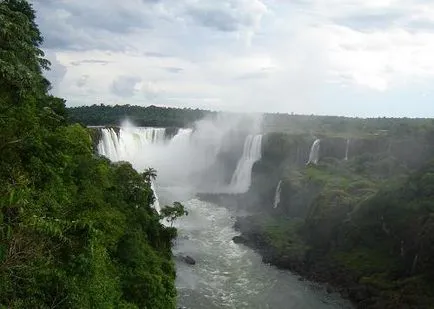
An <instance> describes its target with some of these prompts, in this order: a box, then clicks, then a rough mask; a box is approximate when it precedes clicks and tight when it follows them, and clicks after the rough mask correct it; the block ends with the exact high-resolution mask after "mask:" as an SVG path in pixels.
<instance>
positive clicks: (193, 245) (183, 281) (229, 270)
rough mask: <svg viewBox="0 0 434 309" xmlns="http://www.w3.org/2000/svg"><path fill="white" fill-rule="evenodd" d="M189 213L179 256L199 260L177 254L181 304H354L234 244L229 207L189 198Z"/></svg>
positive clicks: (315, 307)
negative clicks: (189, 263)
mask: <svg viewBox="0 0 434 309" xmlns="http://www.w3.org/2000/svg"><path fill="white" fill-rule="evenodd" d="M184 205H185V206H186V208H187V210H188V211H189V215H188V216H187V217H184V218H182V219H181V220H179V222H178V223H177V228H178V233H179V237H178V239H177V240H176V244H175V247H174V250H173V251H174V254H175V256H184V255H189V256H191V257H193V258H194V259H195V260H196V265H193V266H191V265H187V264H186V263H185V262H183V261H182V260H181V259H177V262H176V266H177V281H176V285H177V290H178V297H179V300H178V301H179V303H178V306H179V307H181V308H182V307H185V308H188V309H205V308H206V309H220V308H221V309H224V308H234V309H244V308H246V309H247V308H249V309H268V308H270V309H291V308H293V309H322V308H351V306H350V305H349V304H348V303H346V302H344V301H342V300H341V299H340V298H339V297H338V296H337V295H333V294H327V293H326V292H325V291H324V289H323V288H320V287H318V286H315V285H313V284H310V283H308V282H305V281H300V280H299V277H297V276H295V275H292V274H291V273H290V272H288V271H283V270H278V269H277V268H275V267H273V266H269V265H266V264H263V263H262V261H261V257H260V256H259V255H258V254H257V253H255V252H254V251H253V250H251V249H250V248H247V247H245V246H243V245H240V244H235V243H234V242H233V241H232V237H234V236H236V235H238V234H237V232H236V231H235V230H234V229H233V228H232V227H233V224H234V222H235V216H234V214H233V213H231V212H230V211H229V210H228V209H226V208H224V207H221V206H218V205H215V204H212V203H208V202H203V201H200V200H198V199H191V200H188V201H186V202H184Z"/></svg>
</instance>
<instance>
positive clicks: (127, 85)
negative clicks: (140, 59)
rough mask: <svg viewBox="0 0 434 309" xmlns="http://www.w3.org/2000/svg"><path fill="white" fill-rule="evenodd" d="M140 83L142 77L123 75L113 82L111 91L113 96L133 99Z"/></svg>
mask: <svg viewBox="0 0 434 309" xmlns="http://www.w3.org/2000/svg"><path fill="white" fill-rule="evenodd" d="M140 81H141V78H140V77H137V76H125V75H122V76H119V77H118V78H116V79H115V80H114V81H113V83H112V85H111V87H110V90H111V92H112V93H113V94H115V95H117V96H119V97H124V98H128V97H132V96H133V95H134V92H135V86H136V84H137V83H139V82H140Z"/></svg>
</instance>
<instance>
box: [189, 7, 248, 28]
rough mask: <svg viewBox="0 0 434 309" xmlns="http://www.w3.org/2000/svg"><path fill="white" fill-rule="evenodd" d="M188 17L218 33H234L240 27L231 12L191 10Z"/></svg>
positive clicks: (213, 9) (211, 9)
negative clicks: (218, 31)
mask: <svg viewBox="0 0 434 309" xmlns="http://www.w3.org/2000/svg"><path fill="white" fill-rule="evenodd" d="M189 14H190V16H191V17H192V18H193V19H194V20H195V21H197V22H199V23H200V24H202V25H204V26H206V27H210V28H214V29H216V30H220V31H227V32H231V31H236V30H238V29H239V28H240V27H241V23H240V21H239V20H238V19H237V16H236V15H235V14H234V13H233V12H231V11H221V10H218V9H215V8H210V9H200V8H192V9H191V10H190V11H189Z"/></svg>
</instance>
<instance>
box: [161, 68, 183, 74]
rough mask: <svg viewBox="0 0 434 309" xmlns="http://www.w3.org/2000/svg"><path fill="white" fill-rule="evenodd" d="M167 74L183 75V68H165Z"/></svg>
mask: <svg viewBox="0 0 434 309" xmlns="http://www.w3.org/2000/svg"><path fill="white" fill-rule="evenodd" d="M164 69H165V70H166V71H167V72H169V73H173V74H178V73H181V72H182V71H184V69H183V68H177V67H168V68H164Z"/></svg>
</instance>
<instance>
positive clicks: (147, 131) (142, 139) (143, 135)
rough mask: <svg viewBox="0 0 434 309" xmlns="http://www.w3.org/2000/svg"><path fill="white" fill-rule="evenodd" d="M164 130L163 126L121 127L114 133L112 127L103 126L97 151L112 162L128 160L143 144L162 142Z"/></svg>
mask: <svg viewBox="0 0 434 309" xmlns="http://www.w3.org/2000/svg"><path fill="white" fill-rule="evenodd" d="M165 132H166V129H164V128H136V127H122V128H120V129H119V133H118V134H116V131H115V129H113V128H103V129H101V133H102V139H101V140H100V142H99V144H98V153H99V154H100V155H103V156H105V157H107V158H109V159H110V160H111V161H113V162H117V161H130V159H131V157H132V156H133V155H135V154H136V153H137V152H139V151H141V150H142V149H143V147H144V146H146V145H150V144H161V143H164V141H165Z"/></svg>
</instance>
